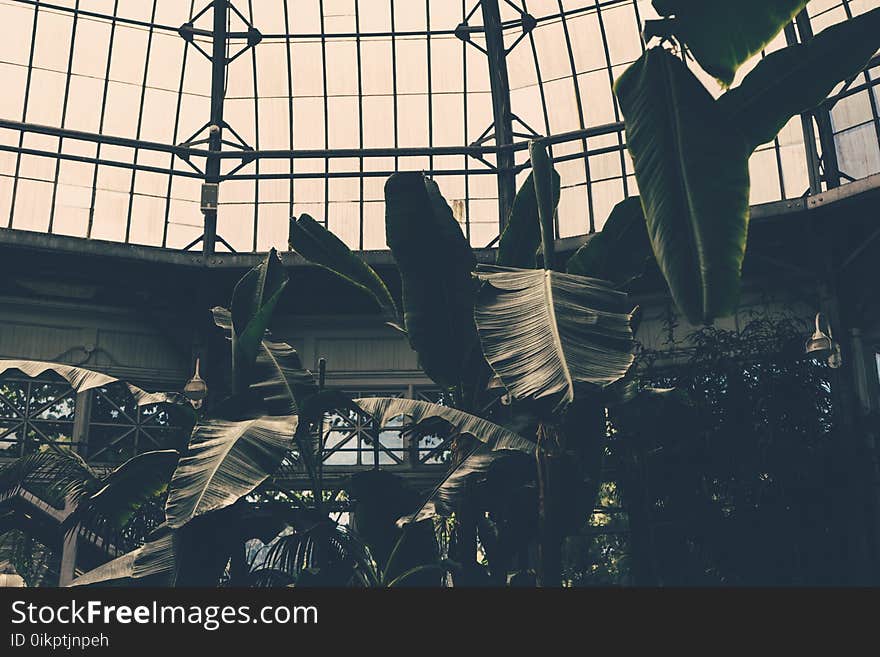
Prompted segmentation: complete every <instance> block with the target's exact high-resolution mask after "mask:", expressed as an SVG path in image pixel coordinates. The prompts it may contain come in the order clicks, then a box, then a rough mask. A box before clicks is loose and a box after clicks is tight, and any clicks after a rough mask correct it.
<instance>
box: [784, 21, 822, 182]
mask: <svg viewBox="0 0 880 657" xmlns="http://www.w3.org/2000/svg"><path fill="white" fill-rule="evenodd" d="M797 42H798V38H797V31H796V30H795V29H794V25H792V24H791V23H789V24H788V25H786V26H785V43H786V45H789V46H792V45H794V44H796V43H797ZM801 130H802V132H803V135H804V150H805V151H806V155H807V174H808V175H809V178H810V194H818V193H820V192H821V191H822V172H821V171H820V169H819V151H818V150H817V149H816V137H815V135H814V134H813V119H812V117H811V116H810V114H809V113H804V114H801Z"/></svg>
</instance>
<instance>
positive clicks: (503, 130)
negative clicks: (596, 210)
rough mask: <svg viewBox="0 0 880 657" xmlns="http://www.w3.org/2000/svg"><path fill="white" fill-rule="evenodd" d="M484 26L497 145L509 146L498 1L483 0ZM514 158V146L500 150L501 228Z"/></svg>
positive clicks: (510, 129) (511, 185)
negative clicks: (512, 148)
mask: <svg viewBox="0 0 880 657" xmlns="http://www.w3.org/2000/svg"><path fill="white" fill-rule="evenodd" d="M480 6H481V8H482V10H483V28H484V30H485V33H486V54H487V56H488V57H487V61H488V63H489V83H490V85H491V90H492V115H493V117H494V121H495V144H496V145H497V146H500V147H503V146H509V145H511V144H512V143H513V120H512V116H511V111H510V82H509V80H508V77H507V51H506V49H505V47H504V34H503V33H502V29H501V12H500V10H499V9H498V0H481V2H480ZM514 164H515V161H514V156H513V151H512V150H511V149H505V150H499V152H498V160H497V165H498V213H499V216H498V225H499V228H500V230H501V231H503V230H504V227H505V225H506V224H507V217H508V215H509V214H510V210H511V208H512V207H513V199H514V197H515V196H516V175H515V174H514V172H513V167H514Z"/></svg>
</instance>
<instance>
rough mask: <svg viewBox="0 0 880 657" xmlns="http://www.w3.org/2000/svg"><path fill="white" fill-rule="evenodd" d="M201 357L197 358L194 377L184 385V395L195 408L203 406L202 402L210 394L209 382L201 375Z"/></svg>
mask: <svg viewBox="0 0 880 657" xmlns="http://www.w3.org/2000/svg"><path fill="white" fill-rule="evenodd" d="M199 360H200V359H199V358H196V371H195V373H194V374H193V377H192V378H191V379H190V380H189V381H187V382H186V385H185V386H183V395H184V397H186V398H187V399H189V401H190V403H191V404H192V405H193V408H201V407H202V402H203V401H204V400H205V398H206V397H207V396H208V384H207V383H205V380H204V379H203V378H202V377H201V376H199Z"/></svg>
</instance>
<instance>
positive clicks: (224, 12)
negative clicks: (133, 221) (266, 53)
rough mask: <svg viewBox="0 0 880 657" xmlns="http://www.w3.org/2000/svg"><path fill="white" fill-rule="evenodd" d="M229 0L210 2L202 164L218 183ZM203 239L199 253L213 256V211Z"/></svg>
mask: <svg viewBox="0 0 880 657" xmlns="http://www.w3.org/2000/svg"><path fill="white" fill-rule="evenodd" d="M228 14H229V0H214V36H213V47H212V50H211V123H210V126H209V129H208V131H209V132H208V158H207V162H206V164H205V182H206V183H208V184H219V182H220V150H221V149H222V147H223V101H224V99H225V97H226V45H227V41H228V38H227V37H228V34H227V32H228V30H227V26H226V21H227V17H228ZM203 212H204V215H205V236H204V239H203V242H202V252H203V253H204V255H205V256H211V255H213V254H214V250H215V246H216V243H217V210H216V208H214V209H206V210H203Z"/></svg>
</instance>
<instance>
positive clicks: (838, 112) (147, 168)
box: [0, 0, 880, 252]
mask: <svg viewBox="0 0 880 657" xmlns="http://www.w3.org/2000/svg"><path fill="white" fill-rule="evenodd" d="M878 4H880V2H878V0H861V1H856V0H853V1H848V2H840V1H839V0H814V1H813V2H811V3H810V4H809V5H808V7H809V15H802V16H801V17H799V19H798V21H797V22H796V23H794V24H792V25H791V26H789V27H788V28H787V29H786V30H785V32H784V33H783V34H780V35H779V37H778V38H777V39H776V40H775V41H774V42H773V43H772V44H771V45H770V46H769V47H768V51H772V50H774V49H776V48H780V47H784V46H785V45H786V44H787V43H793V42H796V41H798V40H801V39H803V38H804V37H807V36H809V34H810V33H811V32H818V31H820V30H822V29H824V28H825V27H826V26H828V25H830V24H833V23H836V22H839V21H842V20H846V18H847V17H848V16H852V15H855V14H859V13H861V12H863V11H866V10H867V9H870V8H872V7H874V6H877V5H878ZM655 17H656V14H655V13H654V11H653V8H652V6H651V2H650V0H638V1H636V0H593V1H588V0H51V1H50V2H42V1H40V0H0V25H2V26H3V27H2V32H3V38H2V39H0V80H2V82H3V90H4V91H3V94H0V226H2V227H6V228H11V229H18V230H27V231H37V232H41V233H53V234H59V235H68V236H75V237H80V238H87V239H100V240H111V241H116V242H125V243H133V244H143V245H151V246H156V247H165V248H170V249H202V248H204V247H205V246H208V247H209V248H210V249H211V250H213V249H215V248H216V250H218V251H224V250H234V251H236V252H253V251H265V250H267V249H268V248H269V247H271V246H275V247H277V248H281V249H284V248H286V244H287V236H288V219H289V217H291V216H294V215H297V216H298V215H299V214H301V213H304V212H306V213H309V214H311V215H312V216H314V217H315V218H317V219H319V220H320V221H324V222H326V224H327V226H328V227H329V228H330V229H331V230H332V231H334V232H335V233H336V234H337V235H338V236H339V237H341V238H342V239H343V240H344V241H345V242H347V243H348V244H349V245H350V246H351V247H353V248H356V249H366V250H371V249H384V248H385V233H384V218H383V215H384V207H383V183H384V180H385V178H386V177H387V176H388V175H390V174H391V173H392V172H394V171H399V170H423V171H425V172H426V173H429V174H431V175H433V176H434V177H435V179H436V180H437V182H438V184H439V185H440V187H441V190H442V191H443V193H444V195H445V196H446V198H447V199H448V200H449V201H450V204H451V205H452V206H453V210H454V212H455V214H456V216H457V218H458V219H459V220H460V222H461V224H462V227H463V230H464V232H465V234H466V235H467V236H468V238H469V239H470V241H471V243H472V244H473V245H474V246H475V247H483V246H487V245H491V244H493V243H494V241H495V240H497V237H498V233H499V229H500V226H501V225H502V223H503V218H504V216H505V214H506V210H507V208H509V206H510V203H511V201H512V198H513V194H514V193H515V189H516V187H517V185H518V184H520V183H521V182H522V180H523V178H524V176H525V175H527V167H528V155H527V148H526V147H527V141H528V139H529V138H531V137H534V136H536V135H543V136H550V140H551V143H552V144H553V147H552V155H553V157H554V160H555V165H556V168H557V170H558V171H559V173H560V174H561V176H562V186H563V191H562V194H561V201H560V210H559V223H558V234H559V236H560V237H568V236H573V235H581V234H585V233H588V232H591V231H595V230H599V229H601V227H602V225H603V223H604V221H605V219H606V217H607V215H608V213H609V211H610V210H611V208H612V207H613V206H614V205H615V204H616V203H617V202H618V201H620V200H622V199H623V198H625V197H627V196H630V195H634V194H637V189H636V184H635V180H634V177H633V175H632V166H631V162H630V160H629V156H628V155H627V153H626V147H625V144H626V136H625V134H624V131H623V124H622V122H621V115H620V112H619V109H618V107H617V106H616V103H615V100H614V95H613V92H612V85H613V82H614V80H615V79H616V78H617V77H618V76H619V75H620V73H621V72H622V71H623V70H624V69H625V68H626V67H627V66H628V65H629V64H630V63H631V62H632V61H633V60H635V59H636V58H638V57H639V56H640V54H641V53H642V51H643V49H644V47H645V44H644V42H643V40H642V38H641V26H642V24H643V22H644V21H645V20H646V19H651V18H655ZM748 68H749V65H748V64H747V65H746V66H745V67H744V71H745V70H748ZM701 75H702V77H703V79H704V81H706V83H707V85H708V86H710V88H713V89H714V88H717V85H716V84H715V83H714V82H712V81H711V80H706V76H705V75H704V74H701ZM740 75H742V72H741V73H740ZM878 77H880V61H878V60H877V59H876V58H875V60H874V61H873V62H872V67H871V68H869V70H868V71H866V72H865V73H864V74H861V75H859V76H858V77H857V78H856V79H854V80H851V81H849V82H848V83H847V84H846V85H842V86H841V87H839V88H838V89H837V90H835V94H834V96H833V97H832V98H831V99H829V101H828V102H827V103H826V104H825V105H824V106H823V107H822V108H820V109H819V110H818V111H817V112H816V113H815V115H814V116H811V117H796V118H795V119H793V120H792V121H791V122H790V123H789V125H788V126H786V128H785V129H784V130H783V131H782V132H781V133H780V135H779V137H778V138H777V139H776V140H775V141H774V142H773V143H770V144H767V145H765V146H763V147H762V148H761V149H759V151H758V152H757V153H756V154H755V155H754V158H753V160H752V166H751V168H752V201H753V203H763V202H769V201H776V200H781V199H790V198H797V197H801V196H803V195H805V194H807V193H811V192H812V193H816V192H819V191H821V190H822V189H823V188H825V187H828V186H836V185H838V184H842V183H845V182H847V181H851V180H855V179H859V178H864V177H866V176H869V175H872V174H875V173H877V172H880V113H878V105H880V88H878V86H877V79H878ZM719 93H720V90H719ZM205 183H208V185H207V187H205ZM214 185H219V187H216V188H215V187H214ZM215 196H216V199H215V198H214V197H215ZM215 201H216V205H215ZM203 210H206V211H205V212H203ZM206 243H207V244H206Z"/></svg>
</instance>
